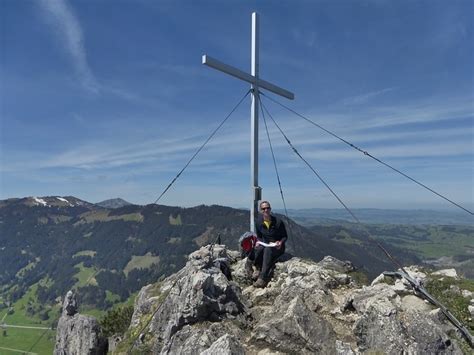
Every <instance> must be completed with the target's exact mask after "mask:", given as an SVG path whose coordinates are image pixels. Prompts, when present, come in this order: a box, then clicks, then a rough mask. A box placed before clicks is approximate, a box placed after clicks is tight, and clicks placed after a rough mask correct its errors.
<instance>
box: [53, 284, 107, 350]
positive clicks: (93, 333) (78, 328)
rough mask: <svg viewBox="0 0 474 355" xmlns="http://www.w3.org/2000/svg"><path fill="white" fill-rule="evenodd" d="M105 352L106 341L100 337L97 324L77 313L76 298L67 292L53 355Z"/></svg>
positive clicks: (95, 321)
mask: <svg viewBox="0 0 474 355" xmlns="http://www.w3.org/2000/svg"><path fill="white" fill-rule="evenodd" d="M106 351H107V340H106V339H104V338H103V337H101V335H100V327H99V323H98V322H97V320H96V319H95V318H94V317H91V316H85V315H82V314H79V313H77V301H76V297H75V295H74V293H73V292H72V291H69V292H68V293H67V295H66V297H65V299H64V303H63V312H62V315H61V317H60V318H59V322H58V327H57V330H56V344H55V347H54V355H89V354H90V355H92V354H93V355H100V354H106Z"/></svg>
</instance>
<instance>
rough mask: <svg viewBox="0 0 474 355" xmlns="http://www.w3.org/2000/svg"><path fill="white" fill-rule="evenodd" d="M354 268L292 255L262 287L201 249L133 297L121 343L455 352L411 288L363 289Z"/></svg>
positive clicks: (203, 349) (442, 325)
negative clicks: (354, 276)
mask: <svg viewBox="0 0 474 355" xmlns="http://www.w3.org/2000/svg"><path fill="white" fill-rule="evenodd" d="M216 260H217V261H218V262H216ZM223 265H224V267H223ZM352 269H353V268H352V267H351V264H350V263H347V262H343V261H340V260H337V259H335V258H332V257H326V258H324V259H323V260H322V261H321V262H319V263H315V262H312V261H308V260H302V259H299V258H291V259H289V260H285V261H282V262H278V263H277V264H276V266H275V270H274V275H273V278H272V280H271V281H270V282H269V283H268V285H267V287H265V288H263V289H261V288H255V287H253V286H252V284H251V282H248V281H247V280H246V277H247V276H246V273H245V259H244V260H239V261H236V260H235V257H229V253H228V252H227V250H226V248H225V247H224V246H220V245H215V246H214V247H213V248H211V247H209V246H208V247H202V248H201V249H199V250H198V251H196V252H194V253H192V254H191V255H190V256H189V258H188V262H187V264H186V266H185V267H184V268H183V269H182V270H181V271H179V272H178V273H176V274H174V275H172V276H170V277H168V278H167V279H165V280H164V281H162V282H160V283H157V284H155V285H149V286H146V287H144V288H143V289H142V290H141V291H140V294H139V295H138V297H137V299H136V303H135V313H134V315H133V318H132V324H131V326H130V329H129V333H130V334H138V333H140V335H139V336H136V337H135V338H134V339H124V341H128V342H130V341H131V340H132V342H135V350H139V349H147V351H146V353H150V354H178V353H181V354H196V355H197V354H205V355H209V354H259V355H262V354H290V353H294V354H315V353H321V354H339V355H352V354H360V353H379V352H380V353H384V354H400V353H442V354H443V353H450V354H451V353H452V354H461V351H460V348H459V346H458V344H457V340H456V339H453V338H451V337H450V335H448V334H451V331H452V330H453V329H454V328H453V326H452V325H450V324H449V323H448V322H447V320H446V318H445V317H442V316H441V315H440V314H439V312H436V311H434V310H433V307H432V306H431V305H430V304H428V303H426V302H424V301H423V300H421V299H420V298H418V297H417V295H416V293H415V292H414V291H413V290H411V289H410V287H409V286H407V285H406V284H405V283H403V282H402V281H399V282H395V284H387V283H385V282H384V280H383V278H382V277H380V278H379V279H378V281H377V282H374V283H373V284H372V285H371V286H363V287H361V286H359V285H357V284H356V283H355V282H354V281H353V280H352V278H351V274H350V271H352ZM230 272H231V273H230ZM409 272H410V273H417V274H414V276H417V277H420V279H421V278H423V279H424V278H426V277H428V276H427V275H422V274H421V273H420V272H419V271H417V270H416V268H415V267H412V268H410V270H409ZM232 280H234V281H232Z"/></svg>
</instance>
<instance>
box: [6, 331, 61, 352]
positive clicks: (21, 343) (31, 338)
mask: <svg viewBox="0 0 474 355" xmlns="http://www.w3.org/2000/svg"><path fill="white" fill-rule="evenodd" d="M6 332H7V336H3V330H2V329H0V354H2V355H10V354H11V355H18V354H20V353H19V352H17V351H9V350H5V349H2V348H10V349H16V350H21V351H25V352H26V351H31V352H32V353H37V354H40V355H51V354H52V353H53V348H54V342H55V337H56V331H55V330H43V329H19V328H7V329H6ZM43 333H44V334H43ZM41 336H42V337H41ZM40 337H41V339H40ZM35 343H36V345H34V344H35ZM33 345H34V347H33V348H32V349H31V350H30V348H31V347H32V346H33Z"/></svg>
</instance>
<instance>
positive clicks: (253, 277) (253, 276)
mask: <svg viewBox="0 0 474 355" xmlns="http://www.w3.org/2000/svg"><path fill="white" fill-rule="evenodd" d="M259 276H260V270H258V269H257V270H255V271H254V272H253V274H252V280H253V281H257V279H258V277H259Z"/></svg>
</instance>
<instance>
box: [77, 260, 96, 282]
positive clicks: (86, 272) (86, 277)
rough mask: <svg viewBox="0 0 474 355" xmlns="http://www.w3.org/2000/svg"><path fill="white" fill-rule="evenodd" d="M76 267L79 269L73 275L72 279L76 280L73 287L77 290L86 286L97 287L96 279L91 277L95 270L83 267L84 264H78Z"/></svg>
mask: <svg viewBox="0 0 474 355" xmlns="http://www.w3.org/2000/svg"><path fill="white" fill-rule="evenodd" d="M76 267H78V268H79V272H78V273H77V274H75V275H74V277H75V278H77V282H76V283H75V285H74V287H77V288H79V287H82V286H86V285H97V281H96V279H95V278H94V277H92V276H93V275H94V274H95V273H96V271H97V269H96V268H93V267H85V266H84V263H79V264H77V265H76Z"/></svg>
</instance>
